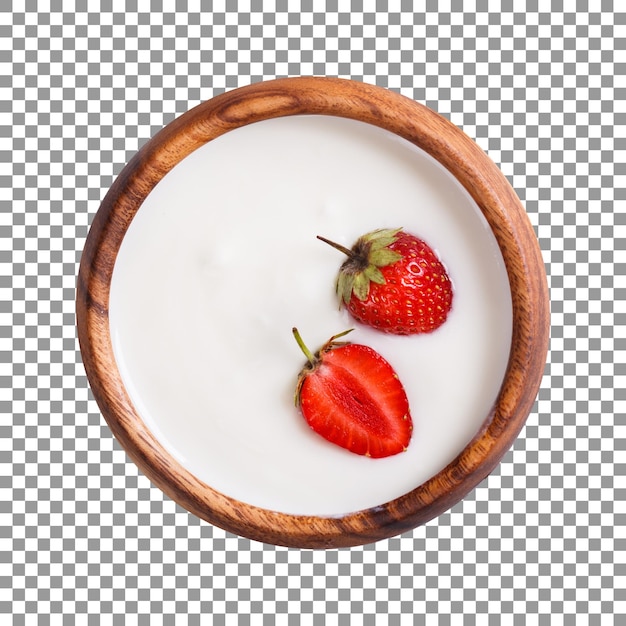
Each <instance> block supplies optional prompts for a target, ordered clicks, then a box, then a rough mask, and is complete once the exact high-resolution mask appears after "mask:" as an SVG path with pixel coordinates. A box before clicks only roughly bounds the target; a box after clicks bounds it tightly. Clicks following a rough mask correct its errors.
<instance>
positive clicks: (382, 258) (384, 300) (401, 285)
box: [318, 228, 452, 335]
mask: <svg viewBox="0 0 626 626" xmlns="http://www.w3.org/2000/svg"><path fill="white" fill-rule="evenodd" d="M318 239H321V240H322V241H324V242H325V243H328V244H330V245H331V246H333V247H334V248H337V249H338V250H340V251H341V252H343V253H344V254H346V255H347V256H348V258H347V259H346V260H345V261H344V263H343V265H342V266H341V269H340V270H339V276H338V278H337V294H338V295H339V299H340V303H341V304H343V305H345V306H346V308H347V309H348V311H350V313H351V314H352V316H353V317H354V318H355V319H356V320H357V321H359V322H361V323H363V324H367V325H368V326H372V327H374V328H376V329H378V330H381V331H383V332H386V333H393V334H396V335H412V334H417V333H430V332H432V331H434V330H436V329H437V328H439V326H441V325H442V324H443V323H444V322H445V321H446V319H447V317H448V313H449V312H450V308H451V307H452V284H451V282H450V278H449V277H448V273H447V272H446V268H445V267H444V266H443V264H442V263H441V261H440V260H439V258H438V257H437V255H436V254H435V253H434V252H433V250H432V249H431V248H430V246H428V244H426V243H425V242H424V241H422V240H421V239H419V238H417V237H415V236H414V235H411V234H409V233H405V232H404V231H403V230H402V229H401V228H398V229H380V230H375V231H373V232H371V233H368V234H366V235H363V236H362V237H359V239H358V240H357V242H356V243H355V244H354V246H353V247H352V249H351V250H349V249H348V248H345V247H344V246H341V245H339V244H336V243H334V242H332V241H329V240H328V239H325V238H324V237H318Z"/></svg>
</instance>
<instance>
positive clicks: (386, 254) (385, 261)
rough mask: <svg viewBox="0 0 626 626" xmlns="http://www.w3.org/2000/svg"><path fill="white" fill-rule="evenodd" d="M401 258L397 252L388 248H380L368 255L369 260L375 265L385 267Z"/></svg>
mask: <svg viewBox="0 0 626 626" xmlns="http://www.w3.org/2000/svg"><path fill="white" fill-rule="evenodd" d="M401 258H402V255H401V254H400V253H399V252H395V251H394V250H389V248H382V249H381V250H374V251H372V252H371V253H370V256H369V261H370V263H371V264H372V265H375V266H376V267H385V266H387V265H391V264H392V263H395V262H396V261H399V260H400V259H401Z"/></svg>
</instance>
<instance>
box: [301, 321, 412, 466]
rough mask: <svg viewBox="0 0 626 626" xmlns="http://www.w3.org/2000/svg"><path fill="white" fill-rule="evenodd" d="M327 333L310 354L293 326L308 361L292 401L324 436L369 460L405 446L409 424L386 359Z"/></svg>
mask: <svg viewBox="0 0 626 626" xmlns="http://www.w3.org/2000/svg"><path fill="white" fill-rule="evenodd" d="M349 332H350V331H349V330H348V331H346V332H344V333H340V334H339V335H335V336H333V337H331V338H330V339H329V340H328V341H327V342H326V343H325V344H324V345H323V346H322V348H321V349H320V350H319V351H318V352H316V353H315V354H313V353H311V352H310V350H309V349H308V348H307V347H306V345H304V342H303V341H302V339H301V337H300V334H299V333H298V330H297V329H295V328H294V329H293V334H294V337H295V338H296V341H297V342H298V345H299V346H300V348H301V349H302V352H304V354H305V356H306V357H307V359H308V363H307V364H306V365H305V367H304V368H303V369H302V371H301V372H300V376H299V378H298V385H297V387H296V405H297V406H299V407H300V410H301V411H302V415H303V417H304V419H305V420H306V421H307V423H308V424H309V426H310V427H311V428H312V429H313V430H314V431H315V432H316V433H318V434H319V435H321V436H322V437H324V439H326V440H328V441H330V442H332V443H334V444H336V445H338V446H341V447H342V448H345V449H347V450H349V451H350V452H354V453H355V454H361V455H365V456H370V457H374V458H380V457H386V456H391V455H394V454H398V453H399V452H403V451H404V450H406V449H407V447H408V445H409V442H410V440H411V433H412V430H413V422H412V420H411V414H410V412H409V401H408V399H407V396H406V393H405V391H404V387H403V386H402V383H401V382H400V380H399V378H398V376H397V374H396V373H395V372H394V370H393V368H392V367H391V365H389V363H388V362H387V361H386V360H385V359H384V358H383V357H382V356H381V355H380V354H379V353H378V352H376V351H375V350H372V348H369V347H368V346H363V345H359V344H351V343H347V342H338V341H336V340H337V339H338V338H340V337H342V336H344V335H346V334H347V333H349Z"/></svg>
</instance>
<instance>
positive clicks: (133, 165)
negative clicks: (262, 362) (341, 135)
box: [77, 78, 549, 548]
mask: <svg viewBox="0 0 626 626" xmlns="http://www.w3.org/2000/svg"><path fill="white" fill-rule="evenodd" d="M293 115H325V116H335V117H341V118H348V119H352V120H357V121H361V122H365V123H367V124H371V125H374V126H377V127H379V128H382V129H385V130H387V131H390V132H391V133H394V134H396V135H398V136H399V137H402V138H403V139H405V140H407V141H409V142H411V143H412V144H414V145H415V146H418V147H419V148H421V149H422V150H424V151H425V152H426V153H428V154H429V155H430V156H432V157H433V158H434V159H436V161H438V162H439V163H440V164H441V165H443V166H444V167H445V168H446V169H447V170H448V171H449V172H450V173H451V174H452V175H453V176H454V177H455V178H456V179H457V180H458V181H459V182H460V184H461V185H462V186H463V187H464V188H465V189H466V190H467V192H469V194H470V195H471V197H472V198H473V200H474V201H475V202H476V204H477V205H478V207H479V208H480V211H482V213H483V215H484V217H485V218H486V220H487V222H488V224H489V226H490V228H491V229H492V231H493V234H494V235H495V238H496V240H497V243H498V246H499V247H500V250H501V252H502V257H503V260H504V264H505V266H506V273H507V274H508V278H509V284H510V289H511V297H512V313H513V319H512V344H511V351H510V357H509V361H508V366H507V369H506V373H505V376H504V382H503V384H502V386H501V389H500V393H499V396H498V398H497V401H496V403H495V405H494V406H493V409H492V410H491V411H490V412H489V414H488V415H487V416H486V417H485V420H484V423H483V425H482V427H481V428H480V429H479V431H478V432H477V433H476V435H475V436H474V438H473V439H472V440H471V441H470V442H469V444H468V445H467V446H466V447H465V449H463V451H462V452H461V453H460V454H459V455H458V456H457V457H456V458H455V459H454V460H453V461H452V462H451V463H449V464H448V465H447V466H446V467H445V468H444V469H442V470H441V471H440V472H439V473H437V474H436V475H435V476H433V477H432V478H430V479H428V480H427V481H426V482H424V483H423V484H421V485H420V486H418V487H417V488H415V489H413V490H412V491H410V492H409V493H406V494H405V495H403V496H401V497H399V498H396V499H394V500H392V501H390V502H388V503H386V504H384V505H381V506H376V507H373V508H370V509H366V510H362V511H358V512H356V513H350V514H346V515H343V516H314V515H291V514H285V513H279V512H275V511H271V510H266V509H264V508H259V507H257V506H252V505H248V504H244V503H242V502H240V501H238V500H235V499H233V498H231V497H228V496H226V495H224V494H222V493H220V492H219V491H217V490H216V489H214V488H212V487H211V486H210V485H207V484H205V483H203V482H202V481H201V480H199V479H198V478H197V477H196V476H195V475H193V474H192V473H191V472H190V471H188V470H187V469H185V468H184V467H183V466H182V465H181V463H179V462H178V461H177V460H176V459H174V458H173V456H172V455H171V454H170V453H169V452H168V451H167V450H166V449H165V447H164V446H163V444H162V443H161V442H160V441H159V439H158V438H157V437H156V436H155V435H154V433H153V432H151V431H150V429H149V428H148V427H147V426H146V424H145V423H144V421H143V420H142V417H141V416H140V415H139V412H138V410H137V408H136V407H135V406H134V405H133V403H132V401H131V400H130V398H129V394H128V392H127V390H126V388H125V386H124V383H123V381H122V377H121V375H120V372H119V370H118V366H117V364H116V360H115V356H114V352H113V346H112V340H111V332H110V323H109V297H110V288H111V281H112V276H113V269H114V265H115V262H116V258H117V254H118V251H119V249H120V246H121V244H122V240H123V238H124V236H125V234H126V232H127V230H128V228H129V226H130V223H131V221H132V220H133V217H134V216H135V214H136V213H137V211H138V210H139V208H140V207H141V206H142V203H143V202H144V200H145V199H146V197H147V196H148V195H149V194H150V193H151V191H152V190H153V188H154V187H155V185H157V183H159V181H160V180H161V179H162V178H163V177H164V176H165V175H166V174H167V173H168V172H170V170H172V168H173V167H174V166H176V165H177V164H178V163H180V162H181V161H182V160H183V159H184V158H185V157H187V156H188V155H190V154H191V153H192V152H193V151H195V150H196V149H197V148H199V147H201V146H203V145H204V144H206V143H207V142H210V141H212V140H214V139H215V138H217V137H219V136H220V135H223V134H225V133H228V132H229V131H232V130H234V129H238V128H240V127H243V126H245V125H248V124H251V123H253V122H259V121H262V120H268V119H272V118H279V117H283V116H293ZM77 325H78V336H79V341H80V348H81V352H82V356H83V360H84V364H85V368H86V372H87V376H88V379H89V381H90V384H91V387H92V390H93V393H94V396H95V399H96V401H97V402H98V405H99V407H100V409H101V411H102V413H103V416H104V418H105V419H106V421H107V423H108V424H109V426H110V428H111V430H112V432H113V433H114V435H115V437H116V438H117V439H118V440H119V442H120V443H121V445H122V446H123V447H124V449H125V450H126V451H127V453H128V454H129V456H130V457H131V458H132V460H133V461H134V462H135V463H136V464H137V465H138V466H139V467H140V469H141V470H142V471H143V472H144V473H145V474H146V475H147V476H148V478H149V479H150V480H151V481H152V482H153V483H154V484H155V485H157V486H158V487H159V488H160V489H162V490H163V491H164V492H165V493H166V494H167V495H168V496H169V497H171V498H172V499H173V500H175V501H176V502H177V503H179V504H180V505H181V506H182V507H184V508H186V509H187V510H188V511H190V512H192V513H193V514H195V515H197V516H198V517H200V518H202V519H204V520H206V521H208V522H210V523H212V524H215V525H216V526H219V527H221V528H223V529H226V530H228V531H230V532H233V533H236V534H239V535H242V536H245V537H248V538H251V539H254V540H258V541H263V542H266V543H271V544H277V545H284V546H293V547H303V548H336V547H345V546H354V545H360V544H365V543H370V542H373V541H377V540H380V539H383V538H388V537H391V536H394V535H397V534H399V533H402V532H405V531H408V530H411V529H413V528H415V527H416V526H418V525H420V524H423V523H425V522H427V521H429V520H431V519H432V518H434V517H436V516H437V515H439V514H441V513H442V512H444V511H446V510H447V509H449V508H450V507H452V506H453V505H454V504H456V503H457V502H459V501H460V500H461V499H462V498H463V497H464V496H465V495H466V494H467V493H468V492H469V491H470V490H471V489H473V488H474V487H475V486H476V485H477V484H478V483H479V482H480V481H482V480H483V479H484V478H485V477H486V476H487V475H488V474H489V473H490V472H491V471H492V470H493V469H494V467H495V466H496V465H497V464H498V462H499V461H500V460H501V458H502V456H503V455H504V454H505V452H506V451H507V450H508V449H509V447H510V446H511V445H512V443H513V442H514V440H515V438H516V437H517V435H518V434H519V431H520V429H521V428H522V426H523V425H524V422H525V420H526V418H527V416H528V414H529V412H530V410H531V408H532V405H533V402H534V400H535V397H536V394H537V391H538V388H539V385H540V382H541V379H542V374H543V369H544V365H545V359H546V354H547V346H548V328H549V305H548V291H547V283H546V276H545V269H544V266H543V262H542V257H541V252H540V250H539V247H538V243H537V240H536V237H535V234H534V231H533V228H532V226H531V224H530V222H529V220H528V217H527V215H526V213H525V211H524V208H523V207H522V205H521V203H520V201H519V199H518V198H517V196H516V194H515V193H514V191H513V189H512V188H511V186H510V185H509V183H508V182H507V180H506V178H505V177H504V176H503V174H502V173H501V172H500V170H499V169H498V168H497V167H496V165H495V164H494V163H493V162H492V161H491V160H490V159H489V158H488V157H487V156H486V155H485V153H484V152H483V151H482V150H481V149H480V148H479V147H478V146H477V145H476V144H475V143H474V142H473V141H472V140H470V139H469V138H468V137H467V136H466V135H465V134H464V133H463V132H462V131H460V130H459V129H458V128H457V127H455V126H454V125H453V124H451V123H450V122H448V121H447V120H446V119H444V118H443V117H441V116H439V115H438V114H436V113H434V112H433V111H431V110H430V109H428V108H426V107H424V106H422V105H420V104H418V103H416V102H414V101H412V100H410V99H408V98H405V97H403V96H400V95H398V94H396V93H393V92H391V91H387V90H385V89H382V88H379V87H375V86H371V85H366V84H361V83H356V82H352V81H347V80H341V79H331V78H288V79H279V80H274V81H269V82H265V83H258V84H254V85H250V86H248V87H244V88H240V89H236V90H234V91H231V92H228V93H224V94H222V95H219V96H217V97H215V98H213V99H212V100H210V101H208V102H205V103H203V104H201V105H199V106H197V107H195V108H194V109H192V110H190V111H189V112H187V113H186V114H184V115H182V116H181V117H180V118H178V119H176V120H175V121H174V122H172V123H171V124H169V125H168V126H167V127H165V128H164V129H163V130H162V131H161V132H159V133H158V134H157V135H156V136H155V137H154V138H153V139H152V140H151V141H149V142H148V143H147V144H146V145H145V146H144V147H143V148H142V149H141V150H140V151H139V152H138V154H137V155H136V156H135V157H134V158H133V159H132V160H131V161H130V162H129V163H128V165H127V166H126V167H125V168H124V170H123V171H122V172H121V174H120V175H119V177H118V178H117V180H116V181H115V183H114V184H113V186H112V187H111V189H110V191H109V193H108V194H107V195H106V197H105V198H104V200H103V202H102V205H101V207H100V209H99V211H98V213H97V215H96V216H95V219H94V222H93V224H92V226H91V230H90V232H89V236H88V238H87V242H86V245H85V249H84V253H83V256H82V260H81V264H80V272H79V276H78V285H77Z"/></svg>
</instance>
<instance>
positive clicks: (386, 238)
mask: <svg viewBox="0 0 626 626" xmlns="http://www.w3.org/2000/svg"><path fill="white" fill-rule="evenodd" d="M401 231H402V228H393V229H392V228H380V229H378V230H374V231H372V232H371V233H367V234H366V235H363V236H362V237H359V238H358V239H357V241H356V243H355V244H354V245H353V246H352V249H348V248H346V247H344V246H342V245H341V244H338V243H335V242H334V241H330V240H328V239H326V238H324V237H320V236H319V235H318V236H317V238H318V239H319V240H321V241H323V242H324V243H327V244H328V245H330V246H332V247H333V248H336V249H337V250H339V251H340V252H343V253H344V254H345V255H347V257H348V258H347V259H346V260H345V261H344V262H343V264H342V265H341V268H340V269H339V276H338V277H337V285H336V288H337V295H338V296H339V300H340V302H344V303H345V304H348V303H349V302H350V299H351V298H352V294H354V295H355V296H356V297H357V298H358V299H359V300H360V301H361V302H364V301H365V300H366V299H367V296H368V294H369V290H370V282H374V283H377V284H379V285H384V284H385V277H384V276H383V273H382V272H381V271H380V268H382V267H387V266H388V265H392V264H393V263H396V262H398V261H400V259H402V255H401V254H400V253H398V252H395V251H394V250H390V249H389V246H390V245H391V244H393V243H395V242H396V241H397V240H398V237H397V234H398V233H399V232H401Z"/></svg>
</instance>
